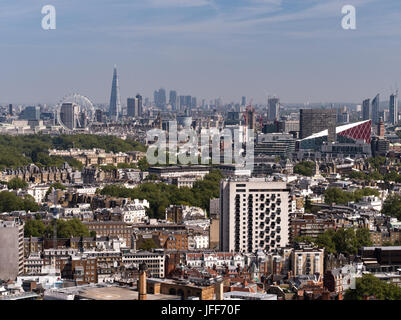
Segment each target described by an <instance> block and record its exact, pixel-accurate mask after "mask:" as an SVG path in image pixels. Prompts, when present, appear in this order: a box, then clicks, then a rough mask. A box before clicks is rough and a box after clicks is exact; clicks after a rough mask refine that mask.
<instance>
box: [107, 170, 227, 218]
mask: <svg viewBox="0 0 401 320" xmlns="http://www.w3.org/2000/svg"><path fill="white" fill-rule="evenodd" d="M222 178H223V176H222V174H221V172H220V171H219V170H212V171H211V172H210V173H209V174H208V175H206V176H205V177H204V179H203V180H198V181H196V182H195V183H194V186H193V188H188V187H182V188H178V187H177V186H175V185H168V184H165V183H150V182H147V183H143V184H141V185H140V186H138V187H136V188H133V189H129V188H125V187H124V186H121V185H107V186H105V187H104V188H103V189H102V190H101V191H100V193H101V194H103V195H109V196H114V197H123V198H131V199H146V200H148V201H149V204H150V216H151V217H152V218H164V215H165V211H166V208H167V207H168V206H169V205H170V204H174V205H180V204H183V205H191V206H196V207H201V208H203V209H206V210H207V211H209V203H210V199H212V198H218V197H219V192H220V180H221V179H222Z"/></svg>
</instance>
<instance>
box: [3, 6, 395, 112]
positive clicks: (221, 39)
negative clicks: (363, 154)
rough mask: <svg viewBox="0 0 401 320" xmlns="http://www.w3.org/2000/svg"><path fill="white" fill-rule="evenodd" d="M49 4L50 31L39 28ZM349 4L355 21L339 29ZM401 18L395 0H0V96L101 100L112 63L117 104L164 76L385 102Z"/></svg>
mask: <svg viewBox="0 0 401 320" xmlns="http://www.w3.org/2000/svg"><path fill="white" fill-rule="evenodd" d="M47 4H51V5H54V6H55V8H56V10H57V29H56V30H48V31H45V30H43V29H42V28H41V21H42V18H43V16H44V15H42V14H41V9H42V6H44V5H47ZM347 4H351V5H354V6H355V7H356V9H357V29H356V30H343V29H342V28H341V20H342V17H343V15H342V14H341V8H342V6H343V5H347ZM399 21H401V3H400V1H397V0H388V1H380V0H348V1H347V0H346V1H340V0H304V1H302V2H301V1H298V0H235V1H233V0H134V1H132V0H131V1H129V0H114V1H108V0H86V1H78V0H69V1H66V0H52V1H42V0H20V1H18V3H15V1H3V3H1V4H0V37H1V41H0V49H1V51H0V52H1V54H0V55H1V57H2V62H3V64H2V66H3V67H2V73H1V78H0V88H1V90H0V93H1V94H0V101H2V102H1V103H15V104H34V103H35V104H38V103H42V104H44V103H56V102H58V101H60V99H61V98H62V97H63V96H65V95H67V94H69V93H72V92H77V93H80V94H82V95H86V96H88V97H89V98H90V99H91V100H92V101H93V102H95V103H104V104H107V103H108V100H109V98H110V91H111V81H112V72H113V66H114V64H117V68H118V73H119V77H120V92H121V99H122V104H123V105H125V103H126V99H127V97H130V96H134V95H136V94H137V93H141V94H142V95H143V96H144V97H150V98H151V99H153V91H154V90H156V89H158V88H160V87H163V88H165V89H166V90H167V94H168V91H169V90H176V91H177V92H178V94H179V95H193V96H196V97H198V98H199V99H202V98H204V99H206V101H207V102H208V101H209V100H212V99H214V98H218V97H221V98H222V99H223V101H225V102H233V101H234V102H235V101H238V102H239V101H240V99H241V96H246V97H247V98H248V100H249V99H251V98H252V99H253V101H254V103H258V104H265V103H266V100H267V96H268V95H276V96H278V97H279V98H280V99H281V100H282V101H283V102H284V103H286V104H302V103H306V102H310V103H317V104H319V103H331V102H333V103H336V102H338V101H352V102H345V103H350V104H351V103H352V104H361V103H362V100H363V99H365V98H371V99H372V98H373V97H374V96H375V95H376V94H377V93H380V94H381V100H382V101H387V100H388V97H389V95H390V94H391V92H392V91H393V90H395V89H396V88H397V83H398V82H399V79H400V75H401V73H400V68H401V54H400V51H401V41H400V40H401V30H400V28H399ZM102 101H103V102H102ZM199 102H200V101H199Z"/></svg>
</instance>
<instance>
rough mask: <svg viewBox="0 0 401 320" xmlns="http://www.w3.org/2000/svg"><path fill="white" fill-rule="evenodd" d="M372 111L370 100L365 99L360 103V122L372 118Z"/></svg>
mask: <svg viewBox="0 0 401 320" xmlns="http://www.w3.org/2000/svg"><path fill="white" fill-rule="evenodd" d="M371 111H372V109H371V106H370V99H365V100H363V102H362V120H370V119H371V118H372V112H371Z"/></svg>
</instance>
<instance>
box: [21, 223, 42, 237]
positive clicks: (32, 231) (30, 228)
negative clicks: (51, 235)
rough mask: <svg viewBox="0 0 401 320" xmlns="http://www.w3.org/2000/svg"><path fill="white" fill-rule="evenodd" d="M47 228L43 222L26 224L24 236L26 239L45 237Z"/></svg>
mask: <svg viewBox="0 0 401 320" xmlns="http://www.w3.org/2000/svg"><path fill="white" fill-rule="evenodd" d="M45 230H46V226H45V224H44V223H43V221H42V220H38V219H34V220H28V221H26V222H25V226H24V236H25V237H30V236H32V237H43V235H44V233H45Z"/></svg>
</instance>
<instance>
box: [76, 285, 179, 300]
mask: <svg viewBox="0 0 401 320" xmlns="http://www.w3.org/2000/svg"><path fill="white" fill-rule="evenodd" d="M78 296H79V297H80V298H81V299H89V300H138V291H134V290H131V289H128V288H121V287H103V288H88V289H84V291H83V292H82V293H79V294H78ZM146 299H147V300H181V297H180V296H173V295H166V294H147V295H146Z"/></svg>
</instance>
